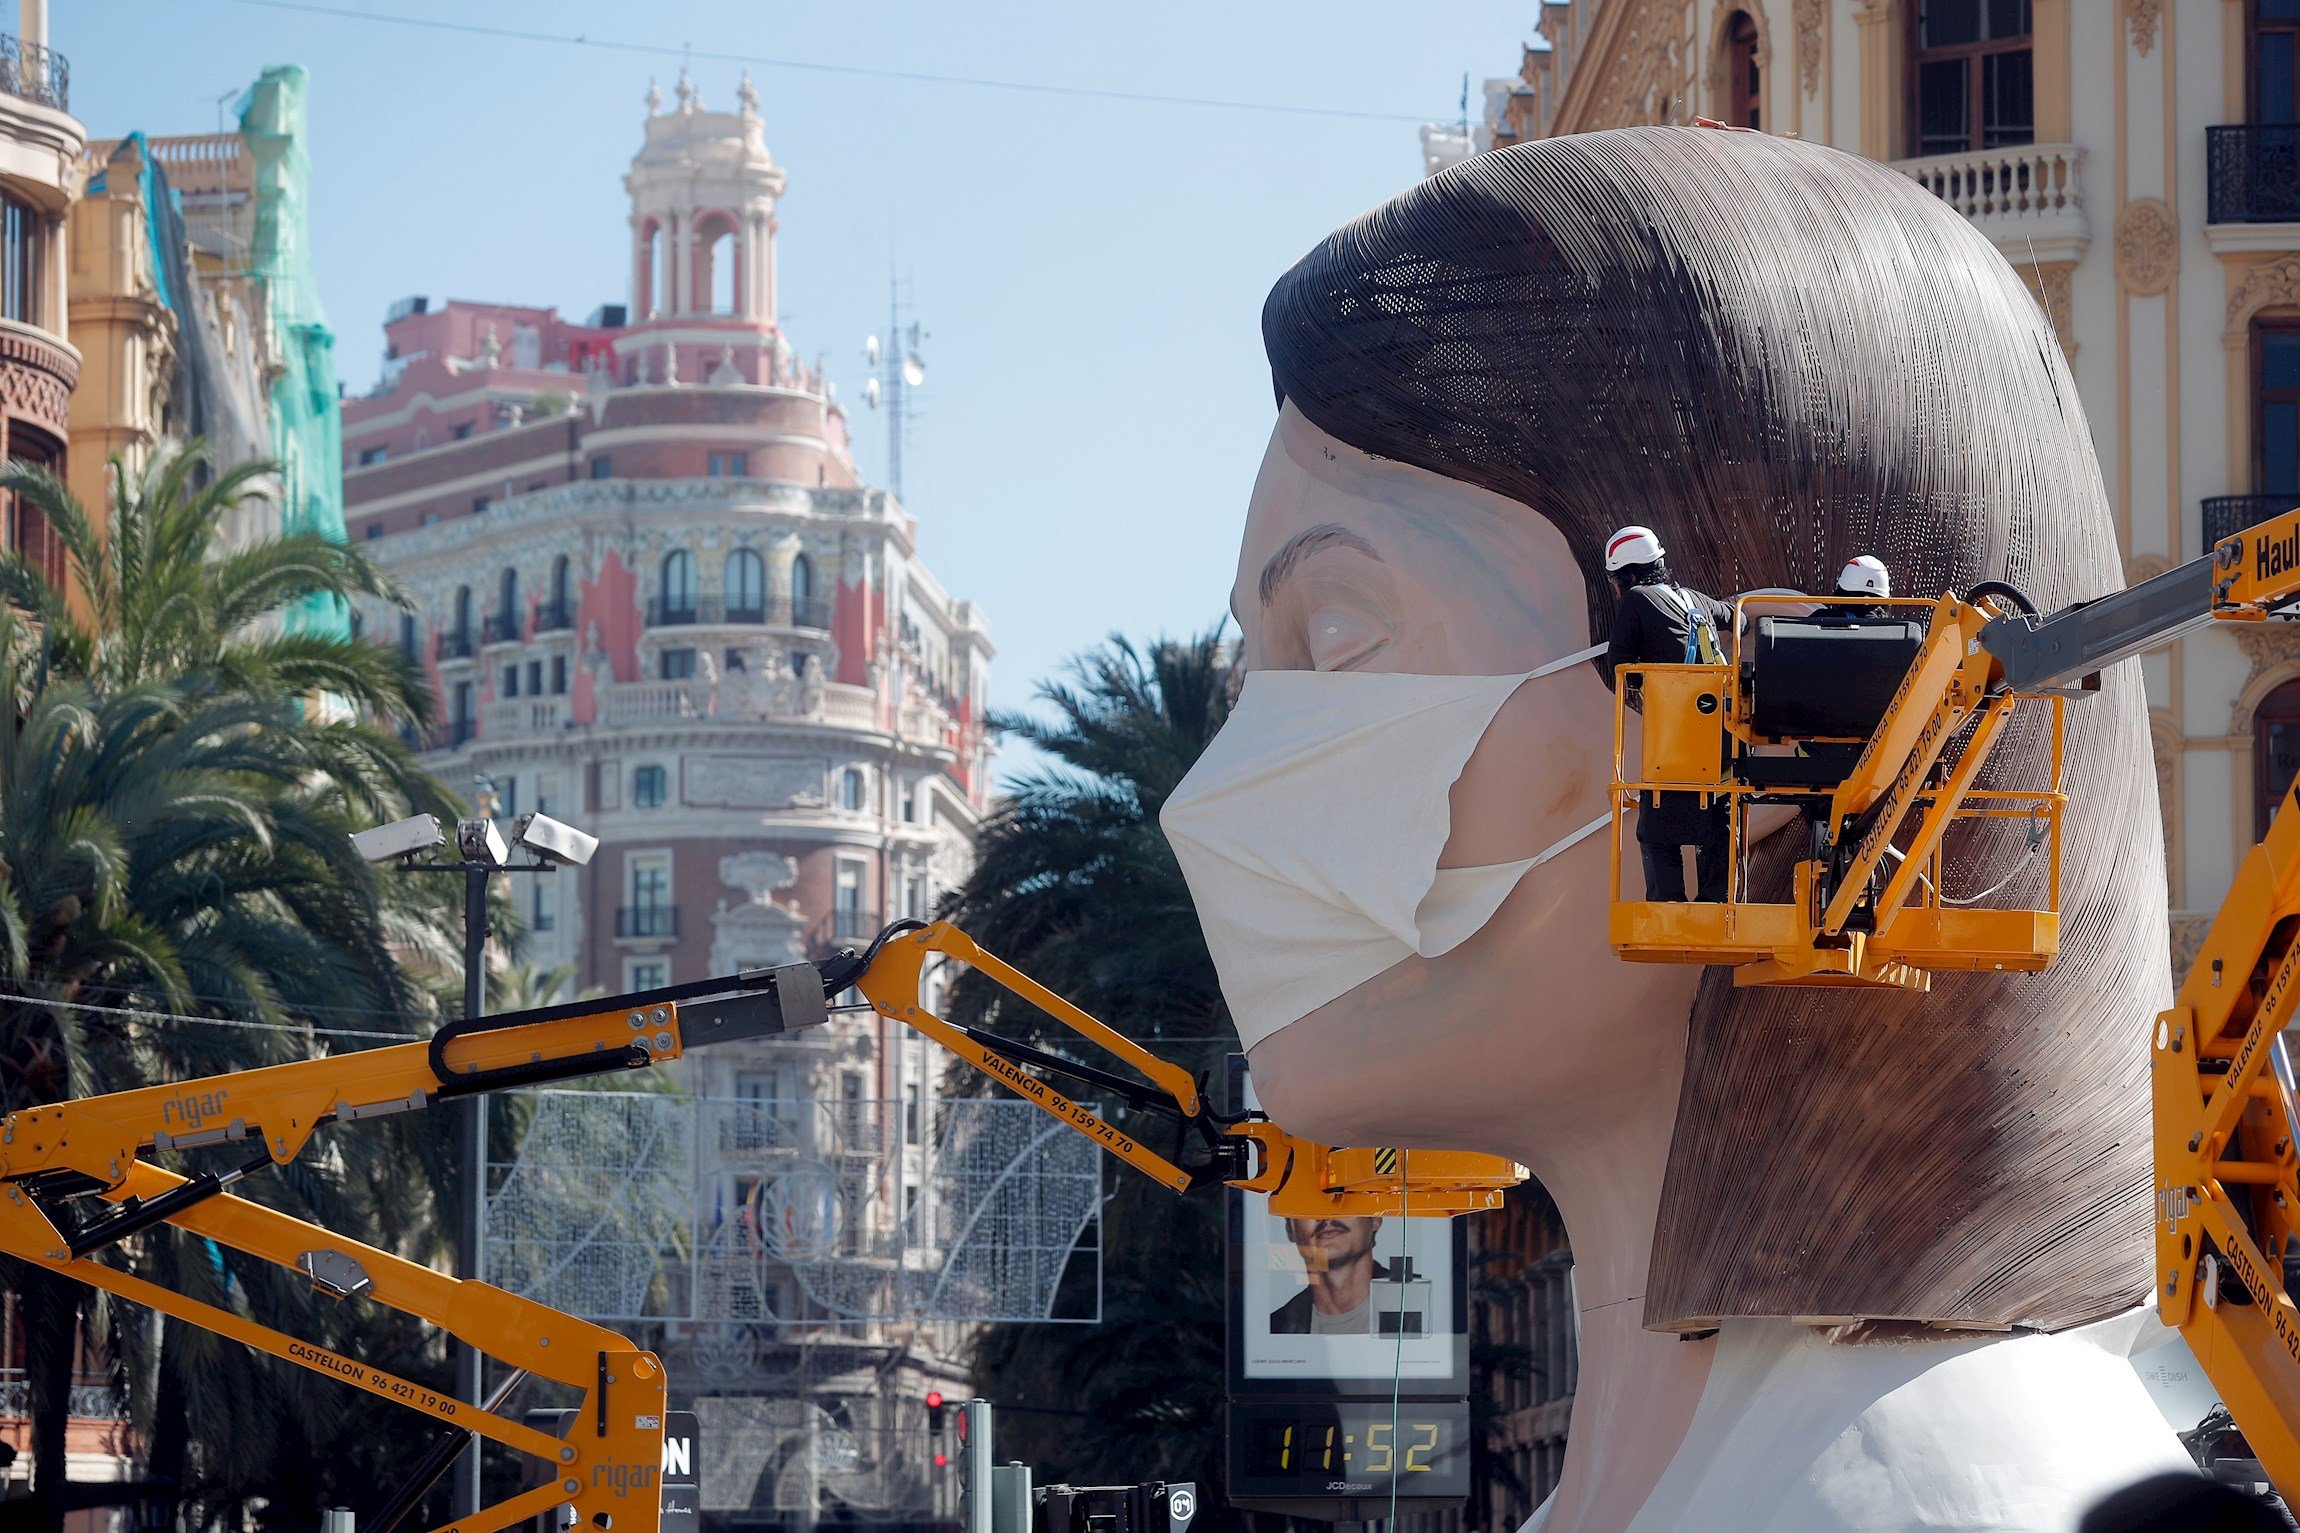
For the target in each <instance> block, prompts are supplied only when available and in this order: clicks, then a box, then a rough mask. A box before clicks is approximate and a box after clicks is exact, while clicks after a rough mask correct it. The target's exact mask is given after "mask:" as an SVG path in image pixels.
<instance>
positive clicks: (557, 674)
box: [551, 655, 567, 697]
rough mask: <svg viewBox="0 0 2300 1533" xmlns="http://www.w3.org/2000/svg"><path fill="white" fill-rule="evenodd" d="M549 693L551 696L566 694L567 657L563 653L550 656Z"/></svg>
mask: <svg viewBox="0 0 2300 1533" xmlns="http://www.w3.org/2000/svg"><path fill="white" fill-rule="evenodd" d="M551 695H552V696H553V697H564V696H566V695H567V657H566V656H565V655H553V656H552V657H551Z"/></svg>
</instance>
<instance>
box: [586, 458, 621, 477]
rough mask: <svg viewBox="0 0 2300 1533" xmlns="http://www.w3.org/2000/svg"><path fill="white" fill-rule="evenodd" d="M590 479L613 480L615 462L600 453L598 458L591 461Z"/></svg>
mask: <svg viewBox="0 0 2300 1533" xmlns="http://www.w3.org/2000/svg"><path fill="white" fill-rule="evenodd" d="M591 477H592V478H594V479H612V478H614V477H615V460H614V459H613V458H610V457H608V456H607V455H606V454H605V453H601V454H600V455H599V456H598V457H596V458H593V459H592V460H591Z"/></svg>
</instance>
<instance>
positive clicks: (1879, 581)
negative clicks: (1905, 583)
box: [1837, 554, 1893, 597]
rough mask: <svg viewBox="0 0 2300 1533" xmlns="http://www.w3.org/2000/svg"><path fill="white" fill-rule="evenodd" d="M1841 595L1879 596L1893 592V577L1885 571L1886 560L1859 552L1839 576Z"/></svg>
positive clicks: (1838, 591) (1838, 592) (1838, 588)
mask: <svg viewBox="0 0 2300 1533" xmlns="http://www.w3.org/2000/svg"><path fill="white" fill-rule="evenodd" d="M1837 594H1838V595H1839V596H1877V597H1885V596H1890V595H1892V594H1893V577H1892V576H1891V575H1889V574H1887V573H1885V561H1884V560H1882V559H1878V558H1874V557H1872V556H1871V555H1868V554H1859V555H1856V556H1855V557H1854V558H1852V559H1851V560H1849V561H1848V562H1847V563H1846V565H1845V569H1844V573H1842V574H1840V575H1839V576H1838V577H1837Z"/></svg>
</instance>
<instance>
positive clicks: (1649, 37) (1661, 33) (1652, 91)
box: [1577, 0, 1688, 129]
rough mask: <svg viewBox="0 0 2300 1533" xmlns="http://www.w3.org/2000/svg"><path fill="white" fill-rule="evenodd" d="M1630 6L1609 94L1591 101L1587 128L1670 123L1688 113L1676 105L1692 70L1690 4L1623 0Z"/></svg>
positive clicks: (1672, 0)
mask: <svg viewBox="0 0 2300 1533" xmlns="http://www.w3.org/2000/svg"><path fill="white" fill-rule="evenodd" d="M1619 3H1621V4H1624V5H1627V6H1630V7H1631V10H1630V13H1629V15H1628V16H1627V17H1626V18H1624V20H1623V21H1622V24H1621V31H1620V32H1619V34H1617V35H1618V42H1617V43H1616V47H1617V48H1618V50H1619V51H1618V53H1617V55H1616V56H1617V57H1618V58H1619V59H1620V61H1621V67H1620V68H1619V69H1617V70H1614V71H1612V72H1611V73H1609V74H1608V75H1607V76H1606V78H1605V82H1604V94H1603V95H1602V96H1600V97H1599V98H1598V99H1597V100H1595V101H1594V102H1592V103H1591V104H1590V112H1589V119H1588V121H1586V122H1584V123H1580V124H1577V126H1578V127H1580V128H1583V129H1593V128H1634V127H1647V126H1651V125H1652V124H1655V123H1665V122H1669V121H1671V120H1673V119H1676V118H1681V117H1682V116H1684V115H1685V114H1683V113H1682V112H1679V111H1675V110H1673V108H1674V107H1676V106H1677V104H1678V103H1677V92H1678V89H1679V87H1680V86H1681V85H1682V84H1684V83H1685V82H1686V77H1687V74H1688V71H1687V69H1686V67H1685V61H1684V58H1683V52H1684V39H1683V33H1682V28H1683V17H1684V7H1683V6H1682V5H1681V4H1679V3H1677V0H1619Z"/></svg>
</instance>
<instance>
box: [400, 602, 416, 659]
mask: <svg viewBox="0 0 2300 1533" xmlns="http://www.w3.org/2000/svg"><path fill="white" fill-rule="evenodd" d="M399 653H400V658H402V659H404V660H409V661H413V660H414V659H415V614H414V613H412V612H402V613H401V614H400V615H399Z"/></svg>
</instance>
